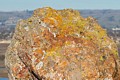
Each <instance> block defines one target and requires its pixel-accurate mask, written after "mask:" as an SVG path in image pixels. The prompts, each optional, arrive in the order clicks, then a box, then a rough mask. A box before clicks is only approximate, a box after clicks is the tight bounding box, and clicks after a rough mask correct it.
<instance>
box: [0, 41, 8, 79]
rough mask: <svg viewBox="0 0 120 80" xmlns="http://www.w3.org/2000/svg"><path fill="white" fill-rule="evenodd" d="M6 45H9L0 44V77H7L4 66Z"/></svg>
mask: <svg viewBox="0 0 120 80" xmlns="http://www.w3.org/2000/svg"><path fill="white" fill-rule="evenodd" d="M8 45H9V43H0V77H7V70H6V69H5V65H4V59H5V56H4V55H5V52H6V49H7V47H8Z"/></svg>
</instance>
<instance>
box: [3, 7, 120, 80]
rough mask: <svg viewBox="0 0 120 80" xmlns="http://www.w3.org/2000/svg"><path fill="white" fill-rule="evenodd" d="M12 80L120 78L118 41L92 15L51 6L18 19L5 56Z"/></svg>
mask: <svg viewBox="0 0 120 80" xmlns="http://www.w3.org/2000/svg"><path fill="white" fill-rule="evenodd" d="M5 58H6V59H5V64H6V68H7V70H8V75H9V79H10V80H119V79H120V74H119V72H120V71H119V59H118V51H117V47H116V44H115V43H114V42H113V40H111V39H110V38H109V37H108V36H107V34H106V31H105V30H104V29H102V28H101V26H100V25H99V24H98V23H97V21H96V20H95V19H94V18H92V17H88V18H83V17H81V16H80V14H79V12H78V11H76V10H72V9H64V10H54V9H52V8H49V7H45V8H40V9H37V10H35V11H34V14H33V16H31V17H30V18H28V19H27V20H21V21H19V22H18V24H17V27H16V30H15V33H14V36H13V39H12V42H11V44H10V46H9V48H8V50H7V52H6V55H5Z"/></svg>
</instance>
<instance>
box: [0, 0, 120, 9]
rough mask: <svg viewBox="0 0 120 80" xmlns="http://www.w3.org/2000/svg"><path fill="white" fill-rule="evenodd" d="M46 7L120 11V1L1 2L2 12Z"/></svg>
mask: <svg viewBox="0 0 120 80" xmlns="http://www.w3.org/2000/svg"><path fill="white" fill-rule="evenodd" d="M45 6H50V7H52V8H55V9H63V8H73V9H120V0H0V11H19V10H27V9H28V10H34V9H36V8H39V7H45Z"/></svg>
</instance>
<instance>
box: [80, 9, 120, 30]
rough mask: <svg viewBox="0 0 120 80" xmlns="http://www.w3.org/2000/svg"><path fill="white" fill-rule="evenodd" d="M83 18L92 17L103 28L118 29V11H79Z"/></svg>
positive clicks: (119, 17)
mask: <svg viewBox="0 0 120 80" xmlns="http://www.w3.org/2000/svg"><path fill="white" fill-rule="evenodd" d="M79 11H80V13H81V15H82V16H83V17H88V16H92V17H94V18H96V19H97V20H98V22H99V23H100V25H101V26H102V27H103V28H107V29H111V28H113V27H118V28H120V10H79Z"/></svg>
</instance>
